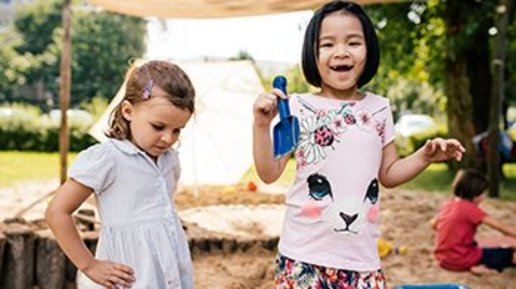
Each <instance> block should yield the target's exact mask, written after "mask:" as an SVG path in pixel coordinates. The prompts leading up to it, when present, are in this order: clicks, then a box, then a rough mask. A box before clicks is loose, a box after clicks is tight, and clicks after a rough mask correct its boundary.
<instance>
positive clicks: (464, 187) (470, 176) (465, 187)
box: [452, 169, 489, 201]
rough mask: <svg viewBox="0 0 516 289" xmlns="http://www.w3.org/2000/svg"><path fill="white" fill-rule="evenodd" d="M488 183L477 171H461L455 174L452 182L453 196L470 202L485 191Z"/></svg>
mask: <svg viewBox="0 0 516 289" xmlns="http://www.w3.org/2000/svg"><path fill="white" fill-rule="evenodd" d="M488 186H489V182H488V180H487V178H486V177H485V176H484V174H482V173H481V172H479V171H476V170H473V169H463V170H459V171H458V172H457V175H456V176H455V179H454V180H453V185H452V188H453V194H454V195H455V196H457V197H459V198H461V199H466V200H470V201H472V200H473V199H474V198H475V197H478V196H480V195H481V194H482V193H484V191H485V190H487V188H488Z"/></svg>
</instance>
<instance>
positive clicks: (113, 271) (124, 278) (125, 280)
mask: <svg viewBox="0 0 516 289" xmlns="http://www.w3.org/2000/svg"><path fill="white" fill-rule="evenodd" d="M83 272H84V274H86V276H88V277H89V278H90V279H91V280H93V281H94V282H96V283H98V284H100V285H102V286H105V287H106V288H108V289H115V288H117V287H116V286H117V285H120V286H123V287H124V288H126V287H127V288H131V286H132V284H133V283H134V281H135V280H136V279H135V278H134V271H133V269H132V268H131V267H128V266H126V265H122V264H117V263H113V262H109V261H102V260H97V259H94V260H93V261H92V262H91V263H90V264H88V266H87V267H86V268H85V269H84V270H83Z"/></svg>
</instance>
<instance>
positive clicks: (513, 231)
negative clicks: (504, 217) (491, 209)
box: [482, 216, 516, 238]
mask: <svg viewBox="0 0 516 289" xmlns="http://www.w3.org/2000/svg"><path fill="white" fill-rule="evenodd" d="M482 222H483V223H484V224H486V225H488V226H489V227H491V228H493V229H495V230H497V231H499V232H501V233H503V234H504V235H507V236H511V237H513V238H516V228H513V227H511V226H509V225H507V224H505V223H503V222H501V221H499V220H498V219H495V218H493V217H491V216H486V217H485V218H484V220H483V221H482Z"/></svg>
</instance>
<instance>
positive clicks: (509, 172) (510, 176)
mask: <svg viewBox="0 0 516 289" xmlns="http://www.w3.org/2000/svg"><path fill="white" fill-rule="evenodd" d="M76 155H77V154H76V153H70V154H69V155H68V164H69V165H70V164H71V163H72V161H73V159H74V158H75V156H76ZM295 170H296V165H295V162H294V161H290V162H289V163H288V165H287V169H286V170H285V172H284V173H283V175H282V176H281V178H280V179H279V180H278V181H277V183H278V184H282V185H289V184H291V183H292V181H293V179H294V173H295ZM504 173H505V176H506V179H504V180H503V181H502V183H501V185H500V188H501V194H502V198H503V199H509V200H513V201H516V164H506V165H505V166H504ZM52 179H59V154H58V153H40V152H18V151H0V188H5V187H9V186H12V185H13V184H15V183H19V182H25V181H30V182H33V181H46V180H52ZM257 179H258V177H257V176H256V172H255V170H254V167H251V168H250V169H249V170H248V171H247V172H246V174H245V175H244V176H243V177H242V182H248V181H251V180H253V181H255V180H257ZM452 180H453V174H452V173H451V172H450V171H448V170H447V167H446V165H444V164H433V165H431V166H430V167H429V168H428V169H426V170H425V171H424V172H423V173H421V174H420V175H419V176H418V177H417V178H415V179H414V180H412V181H411V182H408V183H406V184H403V185H402V186H401V188H404V189H411V190H423V191H430V192H440V193H448V192H449V191H450V184H451V182H452Z"/></svg>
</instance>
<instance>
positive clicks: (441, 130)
mask: <svg viewBox="0 0 516 289" xmlns="http://www.w3.org/2000/svg"><path fill="white" fill-rule="evenodd" d="M435 137H441V138H448V130H447V129H446V127H445V126H442V125H441V126H438V127H435V128H432V129H429V130H426V131H423V132H420V133H416V134H413V135H410V136H408V137H403V136H401V135H398V136H396V149H397V151H398V154H399V155H400V156H401V157H405V156H408V155H410V154H411V153H413V152H414V151H416V150H417V149H419V148H420V147H422V146H423V145H424V144H425V142H426V141H427V140H428V139H432V138H435Z"/></svg>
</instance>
